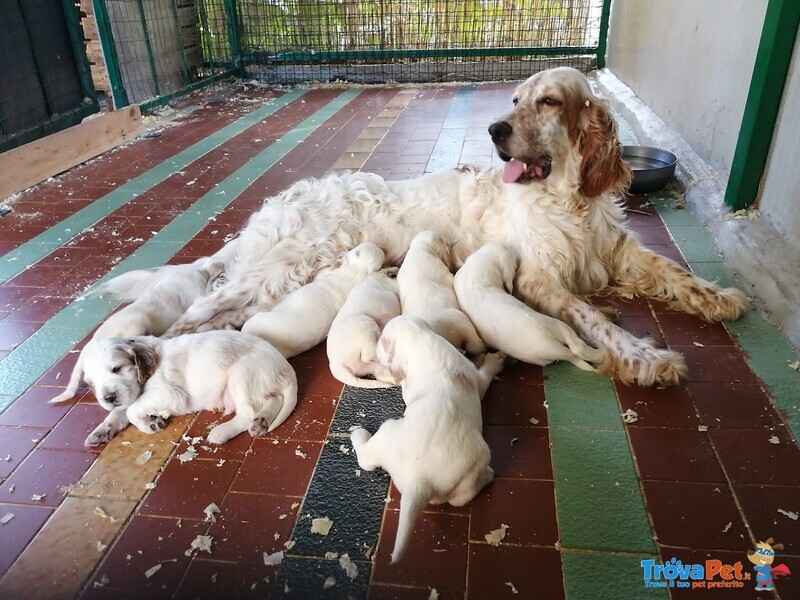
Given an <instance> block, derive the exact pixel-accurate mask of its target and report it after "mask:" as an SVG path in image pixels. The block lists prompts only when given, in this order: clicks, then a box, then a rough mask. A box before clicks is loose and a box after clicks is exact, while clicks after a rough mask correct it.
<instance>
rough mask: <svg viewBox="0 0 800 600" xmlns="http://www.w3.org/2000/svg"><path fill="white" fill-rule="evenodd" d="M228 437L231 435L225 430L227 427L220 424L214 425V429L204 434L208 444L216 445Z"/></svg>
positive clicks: (225, 440)
mask: <svg viewBox="0 0 800 600" xmlns="http://www.w3.org/2000/svg"><path fill="white" fill-rule="evenodd" d="M223 425H224V423H223ZM229 439H231V436H230V434H229V433H228V432H227V428H226V427H222V426H221V425H217V426H216V427H214V429H212V430H211V431H209V432H208V435H207V436H206V441H207V442H208V443H209V444H217V445H219V444H224V443H225V442H227V441H228V440H229Z"/></svg>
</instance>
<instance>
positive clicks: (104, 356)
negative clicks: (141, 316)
mask: <svg viewBox="0 0 800 600" xmlns="http://www.w3.org/2000/svg"><path fill="white" fill-rule="evenodd" d="M85 351H86V356H87V360H86V368H85V375H84V378H85V380H86V382H87V383H88V384H89V385H90V386H91V388H92V390H93V391H94V395H95V397H96V398H97V401H98V402H99V403H100V406H102V407H103V408H105V409H106V410H108V411H110V413H109V415H108V417H107V418H106V420H105V421H103V423H102V424H101V425H100V426H99V427H97V429H95V430H94V431H93V432H92V433H91V434H90V435H89V437H88V438H87V439H86V442H85V444H86V445H87V446H94V445H97V444H102V443H105V442H107V441H108V440H110V439H111V438H112V437H113V436H114V434H116V433H117V432H118V431H121V430H122V429H124V428H125V427H126V426H127V425H128V423H129V422H130V423H133V425H135V426H136V427H137V428H138V429H140V430H141V431H143V432H145V433H154V432H156V431H161V430H162V429H163V428H164V426H165V419H167V418H168V417H170V416H171V415H184V414H187V413H192V412H196V411H198V410H223V411H225V414H230V413H232V412H235V413H236V415H235V416H234V417H233V418H232V419H231V420H229V421H227V422H226V423H222V424H220V425H217V426H216V427H214V428H213V429H212V430H211V431H210V432H209V434H208V438H207V439H208V441H209V442H210V443H212V444H222V443H223V442H226V441H227V440H229V439H231V438H232V437H234V436H236V435H239V434H240V433H242V432H244V431H249V432H250V435H252V436H253V437H255V436H259V435H264V434H265V433H267V432H269V431H272V430H273V429H275V428H276V427H277V426H278V425H280V424H281V423H283V422H284V421H285V420H286V418H287V417H288V416H289V414H290V413H291V412H292V411H293V410H294V407H295V405H296V404H297V379H296V377H295V373H294V370H293V369H292V367H291V366H290V365H289V363H288V362H287V361H286V359H285V358H284V357H283V356H281V354H280V353H279V352H278V351H277V350H276V349H275V348H273V347H272V346H271V345H270V344H268V343H267V342H265V341H264V340H262V339H259V338H257V337H253V336H250V335H247V334H244V333H240V332H238V331H209V332H206V333H194V334H190V335H183V336H180V337H177V338H174V339H171V340H162V339H159V338H157V337H153V336H136V337H115V338H108V339H104V340H98V341H93V342H91V343H90V344H89V345H87V346H86V350H85Z"/></svg>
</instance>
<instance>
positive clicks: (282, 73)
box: [93, 0, 610, 109]
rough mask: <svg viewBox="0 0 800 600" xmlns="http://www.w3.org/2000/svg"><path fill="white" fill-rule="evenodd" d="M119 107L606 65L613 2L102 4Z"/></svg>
mask: <svg viewBox="0 0 800 600" xmlns="http://www.w3.org/2000/svg"><path fill="white" fill-rule="evenodd" d="M93 2H94V6H95V13H96V17H97V20H98V29H99V31H100V33H101V38H102V41H103V49H104V54H105V60H106V63H107V66H108V73H109V78H110V79H111V84H112V90H113V93H114V99H115V104H116V106H124V105H125V104H127V103H129V102H139V103H143V107H144V108H145V109H146V108H149V107H150V106H153V105H154V104H158V103H163V102H167V101H169V100H170V99H171V98H173V97H175V96H176V95H179V94H182V93H185V92H187V91H189V90H191V89H194V88H196V87H199V86H201V85H205V84H206V83H208V82H209V81H214V80H216V79H219V78H221V77H227V76H229V75H240V76H247V77H250V78H254V79H257V80H259V81H263V82H269V83H290V84H294V83H302V82H309V81H335V80H341V81H350V82H359V83H388V82H436V81H447V80H456V81H470V80H471V81H490V80H502V79H521V78H524V77H527V76H528V75H530V74H531V73H534V72H536V71H538V70H541V69H544V68H548V67H551V66H556V65H571V66H574V67H577V68H579V69H581V70H583V71H588V70H590V69H592V68H594V67H595V66H602V65H603V57H604V54H605V36H606V32H607V28H608V11H609V6H610V0H468V1H455V0H93Z"/></svg>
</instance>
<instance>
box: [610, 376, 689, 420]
mask: <svg viewBox="0 0 800 600" xmlns="http://www.w3.org/2000/svg"><path fill="white" fill-rule="evenodd" d="M614 387H615V389H616V391H617V398H619V404H620V408H621V409H622V410H621V412H625V411H626V410H628V409H630V410H633V411H635V412H636V413H637V414H638V415H639V420H638V421H636V422H635V423H630V424H629V426H630V427H688V428H692V429H697V426H698V425H700V420H699V419H698V418H697V409H696V408H695V406H694V404H693V403H692V398H691V396H690V395H689V392H688V390H687V389H686V387H685V386H683V385H674V386H672V387H668V388H663V389H661V388H654V387H649V388H648V387H640V386H637V385H630V386H627V385H624V384H621V383H619V382H614Z"/></svg>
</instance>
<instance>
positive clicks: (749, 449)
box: [708, 428, 800, 485]
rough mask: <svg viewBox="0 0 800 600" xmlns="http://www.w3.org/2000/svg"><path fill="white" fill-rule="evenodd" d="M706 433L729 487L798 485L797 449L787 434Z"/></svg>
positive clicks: (799, 455)
mask: <svg viewBox="0 0 800 600" xmlns="http://www.w3.org/2000/svg"><path fill="white" fill-rule="evenodd" d="M708 433H709V435H710V436H711V440H712V442H713V443H714V446H715V447H716V449H717V452H718V453H719V458H720V461H721V462H722V464H723V466H724V467H725V471H726V473H727V474H728V477H730V479H731V481H732V482H733V483H754V484H765V485H800V469H798V468H797V466H798V465H800V448H798V447H797V445H796V444H795V443H794V442H793V441H792V436H791V435H790V434H789V433H788V432H787V430H785V429H783V428H781V429H777V430H775V431H768V430H764V429H709V430H708ZM771 439H773V440H774V441H778V442H779V443H777V444H775V443H771V442H770V440H771Z"/></svg>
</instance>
